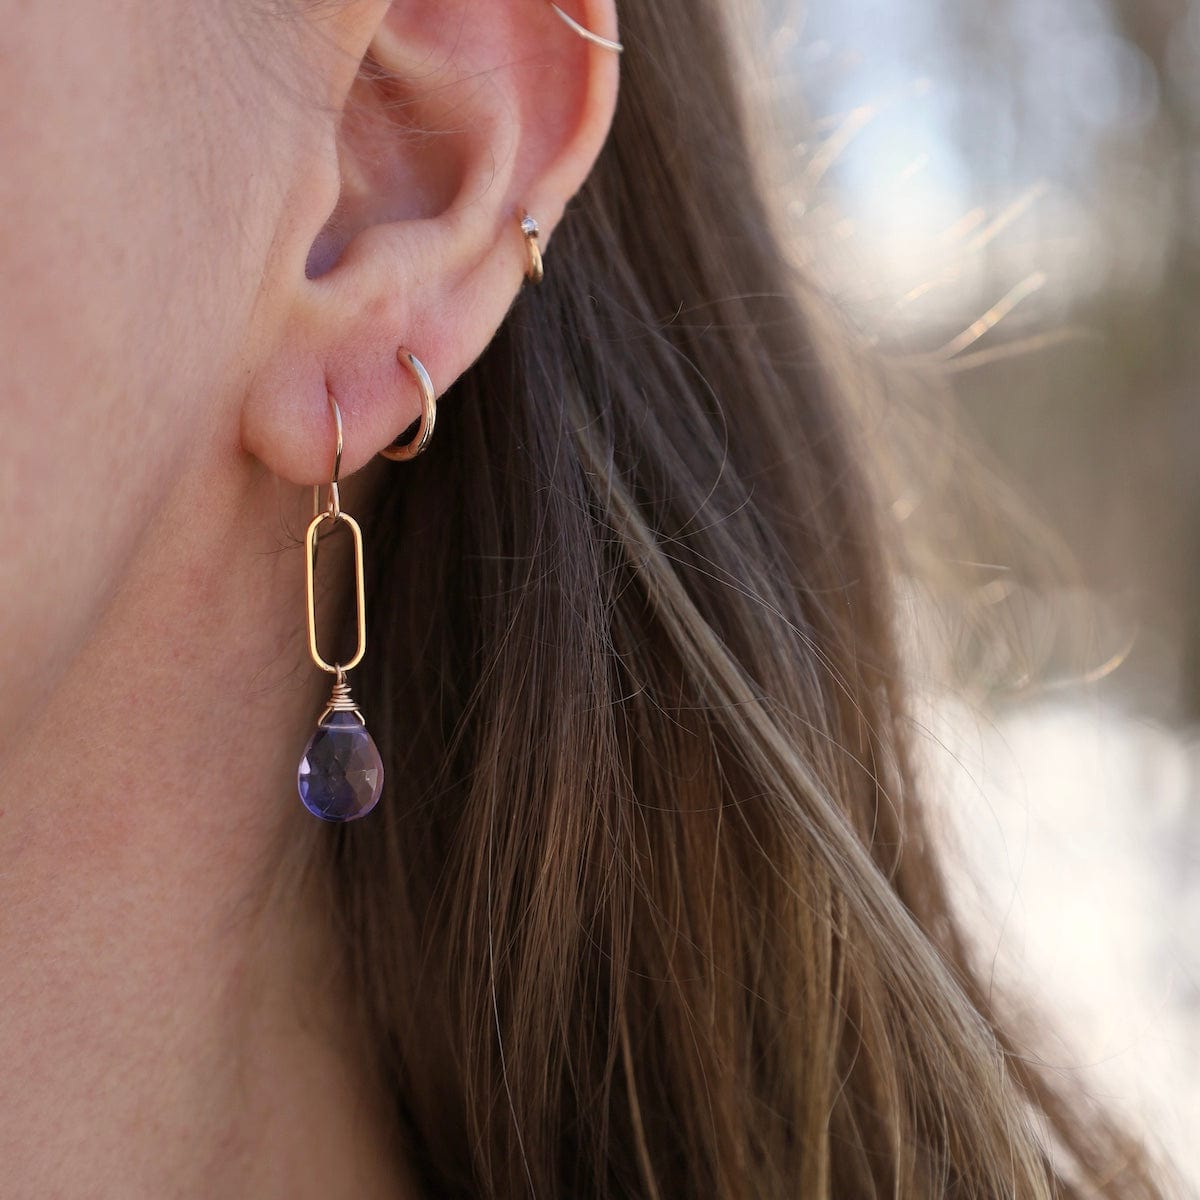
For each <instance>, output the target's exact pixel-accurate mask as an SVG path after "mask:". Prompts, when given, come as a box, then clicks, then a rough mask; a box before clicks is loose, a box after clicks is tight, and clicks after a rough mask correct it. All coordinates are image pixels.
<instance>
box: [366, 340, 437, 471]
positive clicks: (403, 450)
mask: <svg viewBox="0 0 1200 1200" xmlns="http://www.w3.org/2000/svg"><path fill="white" fill-rule="evenodd" d="M396 358H397V360H398V361H400V362H402V363H403V364H404V365H405V366H406V367H407V368H408V369H409V371H410V372H411V373H412V377H413V379H415V380H416V382H417V391H418V392H420V393H421V423H420V424H419V425H418V426H417V432H416V433H415V434H413V436H412V438H410V439H409V440H408V441H407V442H400V441H395V442H393V443H392V444H391V445H390V446H387V447H386V448H385V449H383V450H380V452H379V453H380V454H382V455H383V457H384V458H390V459H391V460H392V462H409V461H411V460H412V459H414V458H416V457H417V455H418V454H421V453H423V452H424V450H425V449H426V447H427V446H428V445H429V442H430V439H431V438H432V437H433V425H434V422H435V421H436V420H437V393H436V392H435V391H434V390H433V380H432V379H430V378H429V372H428V371H426V370H425V368H424V366H423V365H422V363H421V360H420V359H419V358H418V357H417V356H416V355H415V354H414V353H413V352H412V351H411V350H406V349H405V348H404V347H403V346H401V347H400V349H399V350H397V351H396Z"/></svg>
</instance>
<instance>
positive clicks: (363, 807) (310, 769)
mask: <svg viewBox="0 0 1200 1200" xmlns="http://www.w3.org/2000/svg"><path fill="white" fill-rule="evenodd" d="M296 782H297V785H298V786H299V788H300V799H301V800H303V801H304V807H305V808H307V809H308V811H309V812H310V813H312V814H313V816H314V817H320V818H321V820H322V821H354V820H357V819H358V818H359V817H365V816H366V815H367V813H369V812H370V811H371V809H373V808H374V807H375V804H376V802H377V801H378V799H379V793H380V792H381V791H383V761H382V759H380V757H379V751H378V749H377V748H376V746H375V741H374V739H373V738H372V737H371V735H370V734H369V733H368V732H367V730H366V726H364V725H363V723H362V722H361V721H360V720H359V719H358V717H357V716H356V715H355V714H354V713H352V712H331V713H330V714H329V715H328V716H327V717H326V718H325V719H324V720H323V721H322V722H321V723H320V724H319V725H318V726H317V730H316V732H315V733H314V734H313V735H312V738H311V739H310V740H309V743H308V746H307V747H306V748H305V751H304V757H303V758H302V759H301V760H300V771H299V773H298V775H297V779H296Z"/></svg>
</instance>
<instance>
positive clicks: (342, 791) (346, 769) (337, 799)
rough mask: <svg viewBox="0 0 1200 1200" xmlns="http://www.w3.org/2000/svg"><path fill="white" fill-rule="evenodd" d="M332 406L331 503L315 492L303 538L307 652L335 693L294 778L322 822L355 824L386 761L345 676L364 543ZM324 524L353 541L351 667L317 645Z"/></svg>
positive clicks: (369, 804) (362, 621)
mask: <svg viewBox="0 0 1200 1200" xmlns="http://www.w3.org/2000/svg"><path fill="white" fill-rule="evenodd" d="M329 406H330V408H331V409H332V410H333V420H334V425H335V428H336V431H337V443H336V447H335V449H334V454H333V477H332V479H331V480H330V481H329V502H328V504H326V506H325V507H324V508H322V507H321V489H320V487H319V486H318V487H315V488H313V509H314V513H313V519H312V520H311V521H310V522H309V524H308V530H307V532H306V533H305V536H304V553H305V583H306V586H305V599H306V601H307V608H308V652H309V654H310V655H311V657H312V660H313V662H314V663H315V664H316V665H317V666H318V667H319V668H320V669H321V670H322V671H325V672H327V673H328V674H330V675H333V676H334V684H333V693H332V695H331V696H330V697H329V702H328V703H327V704H326V705H325V708H324V710H323V711H322V713H321V715H320V716H319V717H318V718H317V728H316V731H315V732H314V733H313V735H312V737H311V738H309V741H308V745H307V746H306V747H305V749H304V755H303V757H302V758H301V759H300V767H299V770H298V771H297V774H296V786H297V788H298V789H299V792H300V799H301V801H302V802H303V804H304V807H305V808H307V809H308V811H309V812H310V813H312V814H313V816H315V817H320V818H321V820H322V821H354V820H357V819H358V818H359V817H365V816H366V815H367V813H369V812H370V811H371V809H373V808H374V807H375V805H376V804H377V803H378V801H379V796H380V793H381V792H382V791H383V760H382V759H381V758H380V756H379V749H378V748H377V747H376V745H375V741H374V739H373V738H372V737H371V735H370V734H369V733H368V732H367V723H366V721H365V720H364V719H363V715H362V713H361V712H360V711H359V709H358V705H357V704H356V703H355V702H354V699H353V697H352V696H351V695H350V684H349V683H348V682H347V679H346V672H347V671H350V670H352V669H353V668H354V667H356V666H358V664H359V663H360V662H362V658H363V655H364V654H365V653H366V649H367V602H366V583H365V572H364V570H363V537H362V530H361V529H360V528H359V525H358V522H357V521H356V520H355V519H354V518H353V517H352V516H350V514H349V513H347V512H344V511H343V510H342V498H341V493H340V489H339V486H338V481H339V478H340V476H341V473H342V413H341V410H340V409H339V408H338V403H337V401H336V400H335V399H334V398H333V393H332V392H331V393H330V394H329ZM326 521H332V522H333V524H334V525H336V524H337V523H338V522H339V521H340V522H341V523H342V524H344V525H345V526H346V527H347V528H348V529H349V530H350V535H351V537H352V539H353V541H354V605H355V632H356V634H357V637H356V639H355V649H354V655H353V657H351V659H350V660H349V661H348V662H345V663H340V662H335V663H330V662H326V660H325V658H324V657H323V656H322V654H321V651H320V648H319V647H318V645H317V537H318V535H319V533H320V531H321V526H322V525H324V524H325V522H326Z"/></svg>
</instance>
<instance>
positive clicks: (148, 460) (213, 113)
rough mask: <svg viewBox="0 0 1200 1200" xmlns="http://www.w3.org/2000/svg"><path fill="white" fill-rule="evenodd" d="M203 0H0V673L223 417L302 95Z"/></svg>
mask: <svg viewBox="0 0 1200 1200" xmlns="http://www.w3.org/2000/svg"><path fill="white" fill-rule="evenodd" d="M219 7H222V6H219V5H216V4H215V3H214V2H213V0H204V2H203V3H195V2H194V0H108V2H106V3H103V4H97V3H92V2H90V0H88V2H76V3H67V2H65V0H64V2H58V0H55V2H53V3H51V2H50V0H39V2H38V3H28V2H26V0H0V161H2V162H3V163H4V170H3V172H2V173H0V212H3V214H4V220H3V222H2V223H0V423H2V425H0V428H2V429H3V446H4V451H3V470H0V517H3V518H4V519H3V520H2V521H0V679H6V680H7V679H13V680H14V681H15V679H17V678H18V677H21V678H23V679H24V680H25V681H26V682H27V683H28V682H31V680H30V673H31V668H32V669H33V670H35V671H36V672H37V673H38V674H40V675H41V676H43V677H47V676H50V677H52V676H53V674H54V673H55V670H56V668H57V667H58V666H61V664H62V663H64V662H65V661H67V660H68V659H69V657H70V656H71V654H72V653H73V651H74V650H75V649H76V647H77V646H78V644H79V642H80V641H81V639H82V638H84V637H86V635H87V632H88V629H89V628H90V626H91V624H92V623H93V622H94V621H95V619H96V617H97V614H98V613H99V612H100V611H101V610H102V608H103V605H104V603H105V601H106V599H107V598H108V595H109V594H110V592H111V590H112V588H113V587H114V586H115V584H116V583H117V582H118V581H119V579H120V576H121V574H122V572H123V568H124V567H125V565H126V564H127V563H128V561H129V558H130V556H131V555H132V553H133V551H134V549H135V547H136V546H137V543H138V539H139V536H140V535H141V534H142V532H143V531H144V526H145V523H146V522H147V521H148V520H149V519H150V517H151V516H152V515H153V514H154V513H155V512H156V511H158V510H159V508H160V507H161V505H162V502H163V500H164V499H165V497H166V495H167V493H168V491H169V490H170V488H171V487H172V485H173V481H174V480H175V479H176V478H178V472H179V470H180V468H181V465H183V466H186V465H187V463H188V462H189V461H190V456H191V455H192V454H193V453H194V452H195V449H196V447H197V446H200V445H205V444H209V443H212V441H213V440H214V439H213V434H214V430H215V428H216V426H217V425H218V424H219V423H221V422H229V423H233V424H236V394H235V389H234V387H233V381H234V380H235V379H236V378H237V376H238V374H239V372H240V371H241V370H242V369H243V366H242V365H243V363H244V360H245V358H246V355H247V354H248V353H251V350H252V348H251V347H250V346H249V345H248V339H251V338H252V337H253V334H252V332H251V331H252V330H253V329H254V328H256V325H255V321H257V320H258V319H259V318H260V316H261V314H259V313H257V312H256V303H257V301H258V300H259V298H260V297H261V295H262V290H263V280H264V275H265V273H266V272H267V271H268V268H269V264H270V262H271V261H272V256H273V255H274V254H275V253H276V251H277V249H278V242H277V240H276V239H277V233H278V220H277V218H278V214H279V212H280V211H281V209H282V208H283V207H284V206H283V202H282V199H281V196H282V193H283V190H284V184H285V183H286V182H287V181H288V180H289V179H290V178H291V177H292V175H293V174H294V171H293V170H291V169H289V163H290V161H291V160H293V159H298V158H299V157H301V149H300V146H299V142H300V134H299V132H298V131H297V130H292V129H289V128H288V127H287V125H286V122H288V121H289V120H290V121H292V122H293V123H294V124H297V125H298V124H299V121H300V117H301V114H300V112H299V110H296V111H295V112H294V115H293V116H291V117H290V118H289V117H288V116H287V113H288V111H289V110H288V109H287V107H286V106H285V105H284V104H282V103H281V102H279V100H278V97H276V98H275V99H274V100H272V98H271V95H270V94H269V93H270V89H272V88H273V87H274V86H275V85H276V81H274V80H272V79H271V78H269V77H268V75H267V74H266V73H265V72H263V71H262V70H261V68H256V65H255V62H254V55H253V54H251V53H249V52H248V51H247V49H246V47H245V46H242V45H238V44H232V45H229V46H223V45H222V44H221V31H220V30H219V29H217V28H215V25H216V17H215V16H214V15H213V10H214V9H216V8H219ZM201 10H207V11H206V12H202V11H201ZM228 36H229V38H231V39H233V38H236V36H237V31H236V30H235V29H233V28H230V30H229V31H228ZM256 89H258V90H259V91H261V93H262V94H256ZM273 181H279V183H278V184H277V183H275V182H273ZM300 270H301V271H302V270H303V253H302V252H301V253H300ZM252 317H253V318H254V319H253V320H252ZM205 439H207V440H205ZM18 651H19V652H20V655H21V657H20V662H21V663H22V664H23V665H22V669H21V672H20V676H18V675H17V673H16V667H17V662H18V660H17V658H16V655H17V653H18Z"/></svg>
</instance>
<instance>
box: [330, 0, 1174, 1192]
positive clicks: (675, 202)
mask: <svg viewBox="0 0 1200 1200" xmlns="http://www.w3.org/2000/svg"><path fill="white" fill-rule="evenodd" d="M724 7H725V6H723V5H722V4H720V3H718V0H657V2H656V3H653V4H631V5H629V6H628V7H627V9H626V11H625V12H624V13H623V18H624V20H623V25H622V36H623V38H624V41H625V43H626V46H627V52H626V55H625V59H624V63H623V72H624V73H623V80H622V89H621V99H620V106H619V111H618V114H617V118H616V123H615V126H614V129H613V132H612V136H611V138H610V141H609V143H608V145H607V148H606V150H605V152H604V154H603V156H602V158H601V161H600V162H599V164H598V166H597V168H596V170H595V172H594V174H593V176H592V178H591V180H590V181H589V183H588V185H587V186H586V188H585V189H584V191H583V192H582V194H581V195H580V196H579V197H578V199H577V201H576V202H575V203H574V205H573V206H572V208H571V210H570V211H569V213H568V214H567V216H566V218H565V220H564V221H563V224H562V226H561V227H560V229H559V230H558V231H557V233H556V235H555V238H554V243H553V246H552V247H551V249H550V251H549V254H548V258H547V267H548V270H547V276H546V282H545V284H544V285H543V286H542V287H541V288H540V289H538V290H536V291H534V290H527V291H526V294H525V295H524V296H523V297H522V299H521V300H520V301H519V303H518V304H517V306H516V309H515V310H514V312H513V313H512V315H511V317H510V320H509V321H508V323H507V325H506V326H505V328H504V329H502V330H501V332H500V334H499V335H498V336H497V338H496V339H495V342H494V344H493V345H492V346H491V347H490V348H489V350H488V351H487V353H486V355H485V356H484V357H483V358H482V359H481V360H480V361H479V362H478V363H477V364H476V365H475V366H474V367H473V368H472V369H471V370H470V372H469V373H468V374H467V375H466V376H465V377H464V378H463V379H462V380H461V381H460V382H459V384H458V385H456V387H455V388H454V390H453V392H452V393H451V394H449V395H448V396H446V397H444V398H443V400H442V402H441V405H440V416H439V421H438V436H437V438H436V439H435V441H434V444H433V447H432V449H431V450H430V451H429V453H428V454H427V455H426V456H425V457H424V458H423V459H421V460H419V461H418V462H417V463H415V464H414V465H413V467H412V468H410V469H408V470H407V471H405V472H402V473H397V474H396V475H395V477H394V482H392V483H390V484H389V489H390V490H389V492H388V494H387V495H386V496H385V497H383V498H382V501H381V503H380V504H379V505H378V508H377V510H376V511H375V512H374V513H373V514H372V516H371V519H370V521H369V523H368V528H367V530H366V534H367V537H368V539H369V542H370V545H371V548H372V554H371V556H370V557H371V563H372V565H373V574H372V576H371V579H370V581H369V586H370V588H371V599H372V603H371V605H370V614H371V630H370V638H371V644H372V654H371V655H370V656H369V657H368V660H367V662H366V664H364V667H363V668H362V677H361V679H360V681H359V683H358V686H357V689H356V690H357V693H358V694H359V696H360V699H361V701H362V703H363V705H364V707H365V708H366V710H367V711H368V712H369V713H370V715H371V725H372V729H373V730H374V731H375V732H376V735H377V737H378V738H379V741H380V746H381V750H382V752H383V754H384V757H385V763H386V767H387V774H388V778H389V781H390V783H389V787H388V797H387V803H386V804H384V805H382V806H381V807H380V809H378V810H377V811H376V813H375V814H373V815H372V817H371V818H370V819H369V820H368V821H366V822H363V823H361V824H360V825H354V826H350V827H347V828H344V829H341V830H338V831H337V832H336V834H334V836H332V837H331V838H329V839H327V840H325V841H324V842H323V845H325V846H326V847H328V853H329V855H330V860H331V861H330V863H329V864H328V866H329V878H330V879H331V881H332V882H331V887H332V888H333V889H334V895H333V896H332V897H331V901H330V909H331V911H333V912H335V913H337V914H338V916H339V918H340V925H339V936H340V937H341V938H342V940H343V942H344V944H345V946H346V949H347V954H348V958H349V962H350V970H351V978H352V984H353V987H354V989H355V994H356V995H357V996H358V997H359V998H360V1000H361V1004H362V1014H361V1016H362V1022H363V1028H364V1029H365V1031H366V1033H367V1037H368V1041H369V1044H370V1045H371V1046H372V1048H373V1050H374V1052H375V1053H376V1054H377V1056H378V1064H379V1070H380V1073H381V1077H382V1079H383V1082H384V1085H385V1087H386V1088H387V1089H388V1093H389V1095H390V1096H391V1097H393V1098H394V1103H395V1111H396V1118H397V1123H398V1124H397V1128H398V1129H403V1130H405V1131H406V1133H407V1137H408V1139H409V1141H410V1142H411V1147H412V1149H411V1153H412V1155H413V1157H414V1161H415V1162H416V1164H417V1166H418V1168H419V1169H420V1171H421V1172H422V1173H423V1176H424V1179H425V1182H426V1185H427V1186H428V1188H429V1191H430V1193H431V1194H436V1195H439V1196H445V1197H456V1196H461V1197H468V1196H470V1197H487V1198H493V1197H494V1198H501V1197H504V1198H508V1197H518V1196H521V1197H529V1196H538V1197H545V1198H549V1197H573V1198H576V1200H586V1198H587V1197H602V1196H603V1197H618V1196H619V1197H627V1196H628V1197H632V1196H638V1197H645V1198H647V1200H652V1198H654V1200H668V1198H669V1200H684V1198H686V1197H697V1198H699V1197H712V1196H722V1197H728V1198H735V1197H745V1198H747V1200H749V1198H754V1200H764V1198H767V1197H780V1198H782V1197H785V1196H786V1197H796V1196H804V1197H809V1198H811V1200H820V1198H822V1197H835V1196H836V1197H839V1198H849V1197H854V1198H867V1197H883V1196H888V1197H897V1196H905V1197H918V1196H919V1197H929V1196H954V1197H963V1198H966V1197H1000V1196H1020V1197H1051V1196H1078V1197H1082V1196H1084V1195H1096V1194H1099V1195H1103V1196H1110V1197H1117V1196H1120V1197H1122V1198H1123V1200H1135V1198H1138V1197H1151V1196H1155V1195H1158V1194H1159V1192H1158V1190H1157V1188H1156V1186H1155V1184H1154V1183H1153V1182H1152V1181H1151V1178H1150V1175H1149V1172H1148V1170H1147V1169H1146V1167H1145V1166H1144V1165H1143V1160H1142V1157H1141V1154H1140V1151H1139V1150H1138V1148H1137V1147H1136V1146H1135V1145H1134V1144H1133V1143H1132V1142H1131V1140H1130V1139H1129V1138H1127V1137H1126V1136H1124V1135H1123V1134H1121V1133H1120V1132H1119V1131H1118V1130H1117V1129H1116V1128H1114V1127H1113V1126H1112V1125H1111V1124H1110V1123H1109V1121H1108V1120H1107V1119H1105V1118H1103V1117H1101V1116H1098V1115H1095V1114H1091V1113H1086V1114H1085V1112H1084V1111H1083V1106H1082V1105H1081V1104H1077V1103H1075V1102H1074V1101H1073V1100H1068V1099H1067V1098H1064V1097H1061V1096H1060V1095H1059V1094H1058V1092H1057V1091H1056V1087H1055V1084H1054V1083H1053V1081H1052V1080H1051V1079H1050V1077H1049V1075H1048V1074H1047V1073H1046V1072H1044V1071H1042V1070H1040V1069H1039V1067H1038V1065H1037V1063H1036V1062H1035V1061H1032V1059H1031V1058H1030V1057H1028V1056H1026V1055H1024V1054H1022V1053H1021V1052H1019V1051H1018V1049H1017V1047H1016V1044H1015V1043H1014V1040H1013V1035H1012V1034H1011V1033H1010V1032H1008V1031H1007V1030H1006V1029H1005V1028H1003V1027H1002V1025H1001V1022H1000V1018H999V1017H998V1016H997V1014H996V1013H995V1012H994V1011H993V1007H992V1003H991V1000H990V996H989V991H988V988H987V987H986V986H985V983H984V981H983V979H982V978H981V977H980V976H979V975H977V974H976V973H975V972H974V970H973V968H972V966H971V963H970V956H969V953H968V951H967V948H966V946H965V943H964V939H963V937H962V936H961V935H960V933H959V931H958V929H957V926H956V925H955V922H954V919H953V917H952V915H951V912H950V910H949V906H948V902H947V898H946V893H945V890H944V887H943V884H942V881H941V877H940V875H939V871H938V866H937V862H936V858H935V855H934V853H933V850H932V848H931V846H930V843H929V839H928V838H927V836H926V834H925V832H924V830H923V826H922V815H921V808H920V804H919V801H918V796H917V791H916V788H915V786H914V778H913V774H914V773H913V769H912V767H911V765H910V762H909V749H908V738H907V734H906V716H905V697H904V689H903V686H902V682H901V680H900V678H899V670H898V657H897V652H896V649H895V646H894V639H893V632H892V620H893V615H892V600H891V578H890V577H891V566H892V564H891V562H890V547H891V543H892V540H893V538H894V537H895V534H894V531H893V530H892V529H891V528H890V527H889V526H887V525H886V524H884V523H883V521H882V519H881V513H880V511H879V507H878V505H877V502H876V498H875V497H874V496H873V494H872V489H871V473H872V472H871V464H870V462H869V461H868V460H867V459H866V451H865V450H864V449H863V446H864V444H865V443H863V442H862V441H861V440H860V438H859V435H858V431H857V430H856V429H855V426H854V421H853V419H852V418H851V416H850V415H849V410H848V407H847V405H846V403H845V402H844V400H843V398H842V396H840V395H839V387H838V381H837V380H836V379H834V378H832V377H831V372H830V370H829V369H828V364H829V362H830V361H831V359H830V357H829V355H828V354H827V352H826V350H825V348H824V346H823V341H822V338H821V337H820V336H819V335H818V334H817V332H816V324H815V321H814V319H813V318H812V314H811V313H810V312H809V310H808V300H806V297H805V294H804V292H803V290H802V288H801V287H800V286H799V285H798V284H797V281H796V280H795V279H794V278H793V277H792V275H791V273H790V271H789V269H788V268H787V267H786V266H785V265H784V261H783V256H782V255H781V251H780V245H779V240H778V239H777V237H776V236H775V234H774V233H773V231H772V221H771V217H770V215H769V213H768V212H767V210H766V206H765V204H764V200H763V189H762V187H761V185H760V184H759V182H758V181H757V171H756V165H755V162H754V161H753V158H752V154H751V151H750V148H749V146H750V138H749V136H748V130H747V121H746V116H745V110H744V108H743V102H742V99H741V98H740V95H739V92H738V89H737V87H736V86H735V80H734V78H733V70H732V66H731V52H730V49H729V35H728V31H727V30H726V27H725V22H724V20H723V12H722V10H723V8H724ZM814 311H815V309H814Z"/></svg>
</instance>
